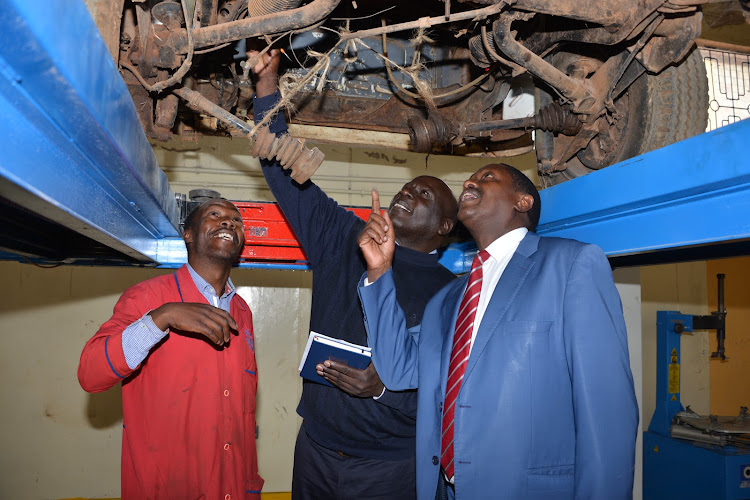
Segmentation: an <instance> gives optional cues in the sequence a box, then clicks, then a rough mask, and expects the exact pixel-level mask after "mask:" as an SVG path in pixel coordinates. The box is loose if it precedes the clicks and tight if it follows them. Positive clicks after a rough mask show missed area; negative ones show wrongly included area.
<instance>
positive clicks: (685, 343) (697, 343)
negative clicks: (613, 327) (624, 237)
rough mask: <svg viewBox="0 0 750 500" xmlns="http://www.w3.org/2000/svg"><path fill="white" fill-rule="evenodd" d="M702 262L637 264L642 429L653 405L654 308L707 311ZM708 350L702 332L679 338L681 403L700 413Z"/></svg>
mask: <svg viewBox="0 0 750 500" xmlns="http://www.w3.org/2000/svg"><path fill="white" fill-rule="evenodd" d="M706 286H707V285H706V263H705V262H687V263H681V264H665V265H659V266H647V267H642V268H641V290H642V293H643V304H642V309H641V318H642V321H643V324H642V325H643V326H642V328H643V403H642V408H641V411H642V415H643V429H644V430H646V429H648V425H649V423H650V422H651V417H652V416H653V414H654V409H655V408H656V311H679V312H681V313H682V314H708V299H707V291H706V290H707V288H706ZM709 354H710V352H709V350H708V335H707V334H706V332H697V333H695V334H693V335H683V336H682V338H681V359H680V368H681V391H682V392H681V393H680V398H681V400H682V404H683V405H685V406H687V405H690V406H691V408H692V409H693V410H694V411H696V412H698V413H701V414H706V413H708V411H709V408H710V401H711V393H710V384H709V369H708V364H709V358H708V357H709Z"/></svg>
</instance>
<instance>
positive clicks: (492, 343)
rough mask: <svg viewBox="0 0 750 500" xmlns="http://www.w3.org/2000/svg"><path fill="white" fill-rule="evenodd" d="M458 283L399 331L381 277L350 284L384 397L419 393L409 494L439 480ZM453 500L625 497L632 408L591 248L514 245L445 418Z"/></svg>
mask: <svg viewBox="0 0 750 500" xmlns="http://www.w3.org/2000/svg"><path fill="white" fill-rule="evenodd" d="M467 280H468V276H465V277H463V278H462V279H459V280H456V281H454V282H453V283H451V284H450V285H448V286H446V287H445V288H443V290H441V291H440V292H438V294H437V295H435V297H433V299H432V300H431V301H430V303H429V304H428V305H427V309H426V310H425V314H424V318H423V320H422V324H421V325H419V326H418V327H416V328H414V329H412V330H411V331H409V330H407V329H406V327H405V322H404V317H403V313H402V312H401V310H400V308H399V306H398V303H397V302H396V295H395V291H394V287H393V279H392V276H391V273H390V271H389V272H388V273H386V274H385V275H383V276H382V277H381V278H380V279H378V280H377V281H376V282H375V283H373V284H371V285H370V286H367V287H364V286H363V284H360V289H359V293H360V298H361V300H362V304H363V307H364V312H365V323H366V326H367V331H368V340H369V343H370V346H371V347H372V349H373V363H374V364H375V368H376V369H377V371H378V374H379V375H380V378H381V379H382V381H383V383H384V384H385V386H386V387H387V388H388V389H389V390H402V389H407V388H415V387H419V396H418V397H419V400H418V409H417V457H416V458H417V496H418V498H419V499H420V500H433V499H434V498H435V488H436V485H437V481H438V473H439V470H440V458H439V457H440V434H441V418H442V417H441V413H442V406H443V401H444V397H445V385H446V379H447V372H448V359H449V357H450V352H451V347H452V343H453V330H454V326H455V322H456V315H457V309H458V305H459V302H460V300H461V296H462V294H463V291H464V288H465V287H466V282H467ZM454 425H455V441H454V452H455V488H456V498H457V499H484V498H508V499H524V500H526V499H537V498H549V499H556V500H559V499H565V498H581V499H600V498H601V499H608V500H609V499H617V498H622V499H624V498H632V486H633V467H634V460H635V456H634V454H635V439H636V432H637V426H638V408H637V403H636V399H635V393H634V390H633V377H632V374H631V371H630V364H629V358H628V346H627V337H626V332H625V322H624V319H623V314H622V306H621V304H620V297H619V295H618V292H617V289H616V288H615V285H614V281H613V279H612V272H611V269H610V267H609V264H608V262H607V259H606V257H605V255H604V253H603V252H602V251H601V249H600V248H599V247H596V246H594V245H587V244H583V243H580V242H578V241H574V240H566V239H559V238H540V237H539V236H537V235H536V234H534V233H528V234H527V235H526V237H525V238H524V239H523V240H522V241H521V244H520V245H519V247H518V249H517V251H516V253H515V254H514V255H513V257H512V259H511V260H510V263H509V264H508V267H507V268H506V269H505V271H504V273H503V275H502V277H501V278H500V281H499V282H498V284H497V287H496V289H495V291H494V293H493V296H492V298H491V300H490V303H489V305H488V307H487V311H486V312H485V315H484V317H483V319H482V323H481V325H480V327H479V330H478V332H477V336H476V339H475V341H474V344H473V347H472V350H471V355H470V357H469V362H468V365H467V368H466V374H465V376H464V380H463V384H462V386H461V390H460V393H459V395H458V400H457V403H456V412H455V421H454Z"/></svg>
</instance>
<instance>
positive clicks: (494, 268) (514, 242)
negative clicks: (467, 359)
mask: <svg viewBox="0 0 750 500" xmlns="http://www.w3.org/2000/svg"><path fill="white" fill-rule="evenodd" d="M528 232H529V230H528V229H526V228H525V227H519V228H518V229H514V230H513V231H510V232H509V233H505V234H504V235H502V236H500V237H499V238H498V239H496V240H495V241H493V242H492V243H490V244H489V245H488V246H487V248H486V250H487V251H488V252H489V254H490V256H489V258H488V259H487V260H486V261H484V264H482V293H481V294H480V295H479V305H478V306H477V313H476V316H475V317H474V328H473V329H472V331H471V347H474V339H475V338H476V337H477V331H478V330H479V325H480V324H481V323H482V318H483V317H484V312H485V311H486V310H487V305H488V304H489V303H490V299H491V298H492V293H493V292H494V291H495V287H496V286H497V282H498V281H500V276H502V275H503V272H504V271H505V268H506V267H508V262H510V259H511V257H513V254H514V253H516V250H517V249H518V245H519V244H520V243H521V240H522V239H523V238H524V236H526V233H528ZM471 347H470V349H471ZM469 352H471V351H469Z"/></svg>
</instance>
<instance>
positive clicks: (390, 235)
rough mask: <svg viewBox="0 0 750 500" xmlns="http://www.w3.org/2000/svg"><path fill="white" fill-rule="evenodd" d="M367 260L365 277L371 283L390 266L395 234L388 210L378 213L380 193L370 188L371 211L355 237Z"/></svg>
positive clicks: (394, 246) (394, 245) (394, 247)
mask: <svg viewBox="0 0 750 500" xmlns="http://www.w3.org/2000/svg"><path fill="white" fill-rule="evenodd" d="M357 243H358V244H359V248H360V249H361V250H362V255H364V257H365V261H366V262H367V279H368V280H369V281H370V283H372V282H373V281H375V280H376V279H378V278H379V277H380V276H382V275H383V274H384V273H385V272H386V271H388V269H390V268H391V263H392V262H393V252H394V251H395V249H396V235H395V233H394V232H393V224H392V223H391V217H390V215H388V211H385V212H383V214H382V215H381V213H380V195H378V192H377V191H376V190H374V189H373V190H372V212H371V213H370V217H369V218H368V219H367V225H366V226H365V228H364V229H363V230H362V232H361V233H359V237H358V238H357Z"/></svg>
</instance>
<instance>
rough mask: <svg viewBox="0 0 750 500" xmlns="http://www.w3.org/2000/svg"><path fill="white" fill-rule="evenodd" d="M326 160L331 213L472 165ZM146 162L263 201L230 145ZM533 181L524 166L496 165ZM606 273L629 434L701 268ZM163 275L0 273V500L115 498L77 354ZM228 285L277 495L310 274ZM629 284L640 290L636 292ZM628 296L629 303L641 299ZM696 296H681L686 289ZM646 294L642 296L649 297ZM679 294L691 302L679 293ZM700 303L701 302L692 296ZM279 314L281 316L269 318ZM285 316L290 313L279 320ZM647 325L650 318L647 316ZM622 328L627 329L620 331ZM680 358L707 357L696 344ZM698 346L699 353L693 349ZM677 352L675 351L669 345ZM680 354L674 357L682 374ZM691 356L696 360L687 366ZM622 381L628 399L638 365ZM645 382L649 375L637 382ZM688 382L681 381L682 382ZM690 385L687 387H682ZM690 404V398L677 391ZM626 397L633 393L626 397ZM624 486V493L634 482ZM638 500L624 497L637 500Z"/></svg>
mask: <svg viewBox="0 0 750 500" xmlns="http://www.w3.org/2000/svg"><path fill="white" fill-rule="evenodd" d="M321 149H323V151H324V152H325V154H326V161H325V162H324V164H323V166H322V167H321V169H320V170H319V172H318V173H317V174H316V175H315V177H314V179H315V181H316V182H317V183H318V184H319V185H320V186H321V187H322V188H323V189H324V191H326V192H327V193H328V194H329V195H330V196H331V197H333V198H334V199H336V200H337V201H339V202H340V203H341V204H344V205H364V206H368V205H369V204H370V190H371V189H372V188H373V187H376V188H378V189H379V190H380V191H381V195H382V196H381V197H382V198H383V202H384V203H385V202H387V201H389V200H390V197H391V196H392V195H393V194H394V193H395V192H396V190H397V189H398V188H400V187H401V185H402V184H403V183H404V182H406V181H407V180H410V179H411V178H413V177H415V176H417V175H422V174H428V175H435V176H438V177H441V178H444V179H446V181H447V183H448V184H449V186H450V187H451V188H452V189H453V191H454V193H455V194H458V193H459V192H460V190H461V184H462V183H463V181H464V180H465V179H466V178H467V177H468V176H469V175H470V174H471V173H473V172H474V171H475V170H477V169H478V168H479V167H480V166H482V165H485V164H487V163H489V162H490V160H487V159H482V158H457V157H445V156H428V157H426V156H424V155H418V154H415V153H407V152H404V153H400V152H397V153H393V152H389V151H378V150H367V149H353V148H345V147H339V146H323V147H322V148H321ZM154 150H155V153H156V156H157V159H158V162H159V164H160V165H161V166H162V168H163V170H164V171H165V172H166V173H167V176H168V177H169V180H170V184H171V186H172V189H173V190H174V191H175V192H180V193H188V191H189V190H190V189H195V188H211V189H215V190H217V191H219V192H220V193H221V194H222V195H223V196H224V197H226V198H229V199H234V200H246V201H248V200H252V201H270V200H272V198H271V195H270V192H269V191H268V189H267V187H266V185H265V181H264V180H263V177H262V173H261V172H260V167H259V165H258V163H257V160H255V159H253V158H251V157H250V156H249V155H248V145H247V143H246V141H244V140H242V139H229V138H201V139H199V141H198V142H190V141H181V140H173V141H172V142H170V143H166V144H157V145H154ZM507 162H508V163H511V164H513V165H515V166H517V167H519V168H520V169H521V170H522V171H524V172H525V173H526V174H527V175H529V177H530V178H532V180H534V181H536V174H535V162H534V159H533V156H531V155H525V156H521V157H516V158H512V159H509V160H508V161H507ZM624 271H626V272H622V271H620V270H618V271H617V272H616V276H619V277H618V280H620V278H623V277H624V278H623V279H624V281H622V280H621V281H618V287H619V289H620V292H621V294H622V295H623V305H624V307H625V309H626V316H628V317H630V318H636V319H635V321H634V322H635V323H636V325H635V326H629V331H630V332H631V333H633V334H635V335H636V337H639V335H640V334H639V333H636V332H637V331H638V327H637V326H638V325H637V322H638V318H639V314H638V309H639V306H640V302H641V301H642V302H643V304H642V307H643V311H644V313H643V315H642V316H640V318H641V321H642V323H641V325H640V326H641V327H642V330H643V347H642V352H643V356H644V358H643V381H642V385H643V394H644V395H645V396H646V399H650V400H652V401H651V402H650V403H649V402H643V403H642V404H641V408H642V410H643V417H642V422H643V423H644V424H645V425H647V424H648V421H649V420H650V416H651V414H652V413H653V406H654V403H653V399H654V380H655V360H654V359H653V358H651V359H650V360H649V358H647V356H649V355H651V356H652V355H653V351H654V350H655V349H654V346H655V340H654V339H653V336H654V334H653V333H652V332H653V331H654V330H655V313H653V314H651V311H655V310H657V309H663V308H668V309H675V310H681V311H683V312H690V313H693V314H705V313H706V310H707V308H706V304H707V299H706V278H705V277H706V268H705V264H704V265H703V267H701V265H700V264H685V265H678V266H656V267H652V268H644V269H642V270H640V271H639V272H640V275H639V274H638V272H635V273H634V272H632V271H630V270H624ZM165 272H171V271H168V270H153V269H149V270H147V269H132V268H106V267H95V268H94V267H76V266H62V267H58V268H54V269H41V268H37V267H34V266H31V265H28V264H19V263H13V262H2V263H0V273H2V276H3V277H4V278H5V279H4V282H5V283H6V286H5V287H3V289H2V291H0V331H2V332H4V335H2V336H0V375H2V377H0V396H2V401H3V403H4V409H5V411H4V412H3V413H2V415H0V429H1V430H0V448H2V449H3V450H12V453H8V452H6V453H3V454H0V498H66V497H67V498H70V497H89V498H90V497H109V498H113V497H118V496H119V486H120V477H119V469H120V440H121V426H122V407H121V403H120V397H121V393H120V388H119V387H114V388H112V389H110V390H109V391H107V392H104V393H100V394H96V395H89V394H87V393H85V392H84V391H83V390H81V388H80V387H79V385H78V381H77V379H76V369H77V365H78V359H79V356H80V352H81V349H82V347H83V345H84V343H85V342H86V340H88V338H89V337H90V336H91V335H92V334H93V333H94V331H95V330H96V329H97V328H98V326H99V325H100V324H101V323H102V322H104V321H105V320H106V319H107V318H108V317H109V316H110V315H111V311H112V307H113V306H114V304H115V302H116V300H117V298H118V297H119V296H120V294H121V293H122V291H123V290H124V289H125V288H126V287H127V286H129V285H131V284H134V283H136V282H139V281H142V280H144V279H147V278H149V277H152V276H155V275H157V274H161V273H165ZM232 278H233V281H234V282H235V284H236V285H237V286H238V289H239V292H240V294H241V295H242V296H243V297H244V298H245V299H246V300H247V301H248V303H249V304H250V306H251V308H252V309H253V311H254V315H255V323H256V332H257V349H258V359H259V375H260V379H259V383H260V390H259V391H260V394H259V400H258V414H259V415H258V420H259V426H260V433H259V442H258V450H259V455H260V469H261V474H262V475H263V477H264V478H265V479H266V487H265V488H264V491H266V492H274V491H288V490H289V485H290V479H291V466H292V460H291V457H292V451H293V447H294V438H295V437H296V432H297V429H298V427H299V418H298V417H297V416H296V413H295V409H296V405H297V401H298V399H299V394H300V390H301V384H300V380H299V377H298V374H297V371H296V368H297V363H298V360H299V357H300V355H301V352H302V349H303V348H304V341H305V339H306V335H307V326H308V320H309V304H310V298H311V291H310V287H311V273H309V272H305V271H276V270H245V269H235V270H234V271H233V273H232ZM639 280H640V283H639ZM641 287H642V288H643V294H642V298H641V295H640V293H641V290H640V289H641ZM697 289H699V290H701V291H702V292H700V293H699V294H698V296H694V292H693V291H692V290H697ZM653 290H656V291H653ZM688 290H691V291H688ZM701 294H702V295H701ZM278 311H284V314H278ZM290 311H292V312H291V313H290ZM652 316H653V317H652ZM632 323H633V320H629V325H632ZM696 337H697V338H698V339H699V341H698V342H697V347H696V348H693V349H692V350H693V351H696V352H701V351H707V349H708V347H707V340H705V337H706V335H703V336H702V337H701V336H696ZM701 338H703V339H704V340H705V344H706V345H705V347H704V346H703V343H702V342H701V341H700V339H701ZM629 341H631V347H630V349H631V357H632V358H634V359H637V358H640V355H641V347H640V342H639V341H640V338H635V339H629ZM683 345H684V344H683ZM690 351H691V349H690V348H689V347H688V348H686V347H685V346H684V347H683V360H684V361H683V362H684V363H685V364H687V362H686V361H687V359H689V358H690V356H691V354H690ZM695 357H696V358H698V357H700V356H698V355H695ZM636 366H637V368H635V369H634V371H637V372H638V373H635V374H634V375H635V379H636V385H637V386H638V387H637V390H638V392H640V385H641V381H640V372H641V370H640V367H639V366H638V365H636ZM696 367H697V368H696V369H695V373H694V374H693V375H690V374H687V373H686V374H685V375H683V380H684V392H683V395H684V397H688V395H689V397H690V398H691V399H694V400H696V401H698V403H697V406H696V405H694V408H696V409H698V410H699V409H701V408H702V406H704V407H705V408H706V410H707V409H708V401H709V398H708V382H707V381H705V382H704V381H703V380H702V379H701V377H706V378H707V376H708V370H707V369H700V364H699V363H698V364H696ZM651 372H652V373H651ZM691 377H693V378H692V379H691ZM693 385H694V386H695V389H692V388H691V387H690V386H693ZM691 390H692V391H693V392H694V394H695V395H692V394H691V393H690V391H691ZM639 395H640V394H639ZM637 483H638V481H637ZM639 493H640V491H638V494H637V495H636V498H640V495H639Z"/></svg>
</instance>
